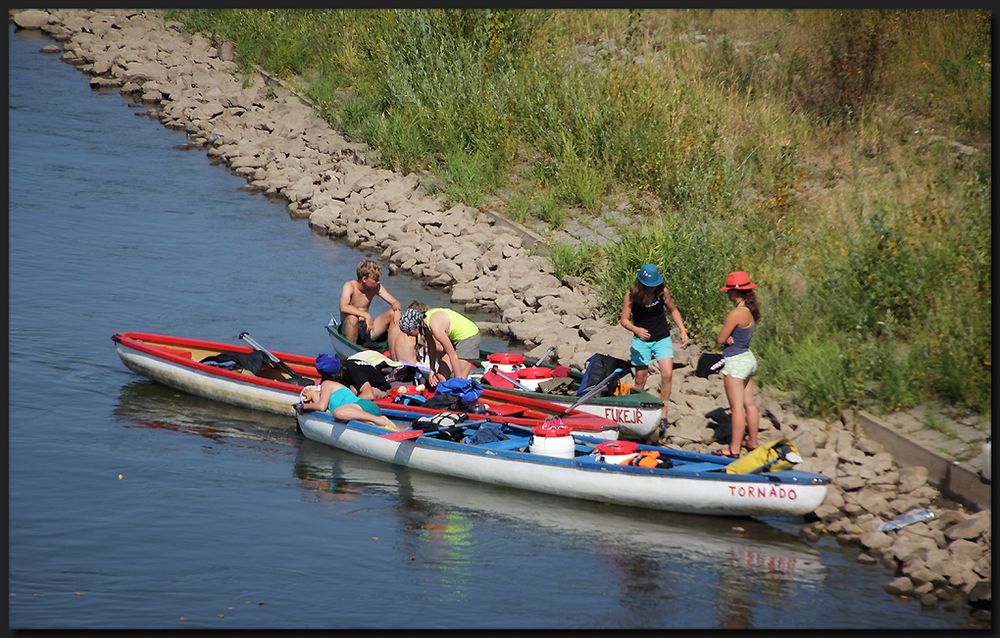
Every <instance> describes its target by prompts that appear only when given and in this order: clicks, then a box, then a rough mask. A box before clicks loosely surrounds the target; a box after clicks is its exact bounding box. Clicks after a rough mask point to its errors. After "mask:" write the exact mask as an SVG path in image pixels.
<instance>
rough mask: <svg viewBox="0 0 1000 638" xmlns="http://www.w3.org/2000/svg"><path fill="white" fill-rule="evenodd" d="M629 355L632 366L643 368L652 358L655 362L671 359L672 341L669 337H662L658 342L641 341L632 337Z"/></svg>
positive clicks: (672, 351) (672, 352)
mask: <svg viewBox="0 0 1000 638" xmlns="http://www.w3.org/2000/svg"><path fill="white" fill-rule="evenodd" d="M629 354H630V356H631V357H632V365H634V366H638V367H640V368H645V367H648V366H649V362H650V361H652V360H653V359H654V358H655V359H656V360H657V361H663V360H664V359H673V358H674V341H673V339H672V338H671V337H664V338H663V339H660V340H659V341H643V340H642V339H640V338H639V337H632V348H631V349H630V350H629Z"/></svg>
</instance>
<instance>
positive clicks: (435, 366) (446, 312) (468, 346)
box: [400, 302, 480, 382]
mask: <svg viewBox="0 0 1000 638" xmlns="http://www.w3.org/2000/svg"><path fill="white" fill-rule="evenodd" d="M410 311H415V312H410ZM407 313H410V315H409V317H405V315H406V313H404V318H407V319H409V321H407V322H406V325H405V326H404V325H403V323H404V322H403V320H402V319H401V320H400V328H401V329H403V331H404V332H405V333H406V334H408V335H411V336H417V335H419V334H420V333H422V332H424V333H426V334H429V337H430V338H426V342H427V344H428V346H429V347H428V354H429V357H428V358H429V362H430V368H431V370H433V371H434V374H433V376H434V381H435V382H439V381H444V380H445V379H447V378H448V377H449V376H453V377H455V378H459V379H467V378H468V377H469V373H470V372H472V369H473V368H475V367H476V365H477V361H478V359H479V343H480V336H479V326H477V325H476V324H475V322H473V321H472V320H471V319H469V318H468V317H466V316H465V315H462V314H461V313H458V312H455V311H454V310H452V309H451V308H428V307H427V306H426V305H424V304H422V303H419V302H414V303H412V304H410V307H409V308H408V309H407ZM418 340H419V337H418ZM444 364H446V365H447V368H448V370H445V369H443V367H442V366H443V365H444ZM449 371H450V372H451V374H450V375H449Z"/></svg>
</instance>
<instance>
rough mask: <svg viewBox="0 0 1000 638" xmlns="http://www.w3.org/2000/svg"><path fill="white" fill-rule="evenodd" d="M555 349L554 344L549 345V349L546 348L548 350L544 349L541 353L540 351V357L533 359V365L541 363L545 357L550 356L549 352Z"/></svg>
mask: <svg viewBox="0 0 1000 638" xmlns="http://www.w3.org/2000/svg"><path fill="white" fill-rule="evenodd" d="M555 351H556V347H555V346H549V349H548V350H546V351H545V352H543V353H542V356H540V357H538V358H537V359H535V365H536V366H540V365H542V361H545V360H546V359H548V358H549V356H550V355H551V354H552V353H553V352H555Z"/></svg>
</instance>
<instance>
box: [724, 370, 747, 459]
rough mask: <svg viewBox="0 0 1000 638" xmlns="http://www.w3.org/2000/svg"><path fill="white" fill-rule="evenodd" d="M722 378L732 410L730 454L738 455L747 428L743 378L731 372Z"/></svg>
mask: <svg viewBox="0 0 1000 638" xmlns="http://www.w3.org/2000/svg"><path fill="white" fill-rule="evenodd" d="M722 378H723V383H724V384H725V388H726V399H728V400H729V409H730V411H731V412H732V415H731V417H730V422H731V424H732V429H731V432H732V436H731V437H730V439H729V454H730V455H733V456H736V455H738V454H739V453H740V448H741V447H742V443H743V431H744V430H745V428H746V413H745V412H744V409H743V379H737V378H736V377H734V376H732V375H730V374H727V375H725V376H723V377H722Z"/></svg>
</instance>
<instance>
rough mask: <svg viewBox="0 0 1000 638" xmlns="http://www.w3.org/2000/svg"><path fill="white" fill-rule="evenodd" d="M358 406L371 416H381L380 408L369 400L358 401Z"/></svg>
mask: <svg viewBox="0 0 1000 638" xmlns="http://www.w3.org/2000/svg"><path fill="white" fill-rule="evenodd" d="M358 405H360V406H361V409H362V410H364V411H365V412H367V413H368V414H370V415H372V416H382V408H380V407H378V404H377V403H375V402H374V401H372V400H371V399H358Z"/></svg>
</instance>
